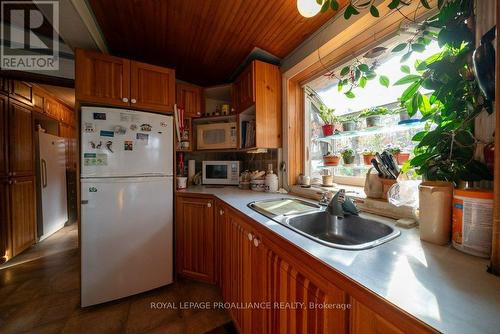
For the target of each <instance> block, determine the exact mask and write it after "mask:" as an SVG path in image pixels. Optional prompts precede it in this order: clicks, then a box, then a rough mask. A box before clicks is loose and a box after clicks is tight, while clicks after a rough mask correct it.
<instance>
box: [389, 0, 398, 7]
mask: <svg viewBox="0 0 500 334" xmlns="http://www.w3.org/2000/svg"><path fill="white" fill-rule="evenodd" d="M399 1H400V0H392V2H391V3H390V4H389V5H388V6H387V7H389V9H396V8H397V7H398V6H399Z"/></svg>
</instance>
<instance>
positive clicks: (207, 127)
mask: <svg viewBox="0 0 500 334" xmlns="http://www.w3.org/2000/svg"><path fill="white" fill-rule="evenodd" d="M236 145H237V131H236V123H235V122H230V123H211V124H199V125H197V126H196V146H197V149H198V150H212V149H229V148H236Z"/></svg>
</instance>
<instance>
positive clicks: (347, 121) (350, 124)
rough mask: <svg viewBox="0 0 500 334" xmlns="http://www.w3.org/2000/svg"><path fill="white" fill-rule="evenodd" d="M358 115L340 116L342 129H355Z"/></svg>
mask: <svg viewBox="0 0 500 334" xmlns="http://www.w3.org/2000/svg"><path fill="white" fill-rule="evenodd" d="M357 120H358V117H357V116H354V115H347V116H341V117H339V122H340V123H341V124H342V131H355V130H356V121H357Z"/></svg>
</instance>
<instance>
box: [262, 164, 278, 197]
mask: <svg viewBox="0 0 500 334" xmlns="http://www.w3.org/2000/svg"><path fill="white" fill-rule="evenodd" d="M264 187H265V191H266V192H268V193H275V192H277V191H278V175H276V174H274V173H273V165H272V164H269V165H267V173H266V178H265V181H264Z"/></svg>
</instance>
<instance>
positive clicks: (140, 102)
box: [130, 61, 175, 112]
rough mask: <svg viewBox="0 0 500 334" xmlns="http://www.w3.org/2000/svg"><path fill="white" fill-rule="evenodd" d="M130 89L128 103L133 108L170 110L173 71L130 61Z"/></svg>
mask: <svg viewBox="0 0 500 334" xmlns="http://www.w3.org/2000/svg"><path fill="white" fill-rule="evenodd" d="M130 90H131V91H130V97H131V98H130V105H131V106H133V107H134V108H139V109H145V110H152V111H159V112H171V111H173V110H174V104H175V71H174V70H172V69H169V68H164V67H159V66H154V65H149V64H144V63H139V62H136V61H132V62H131V63H130Z"/></svg>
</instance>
